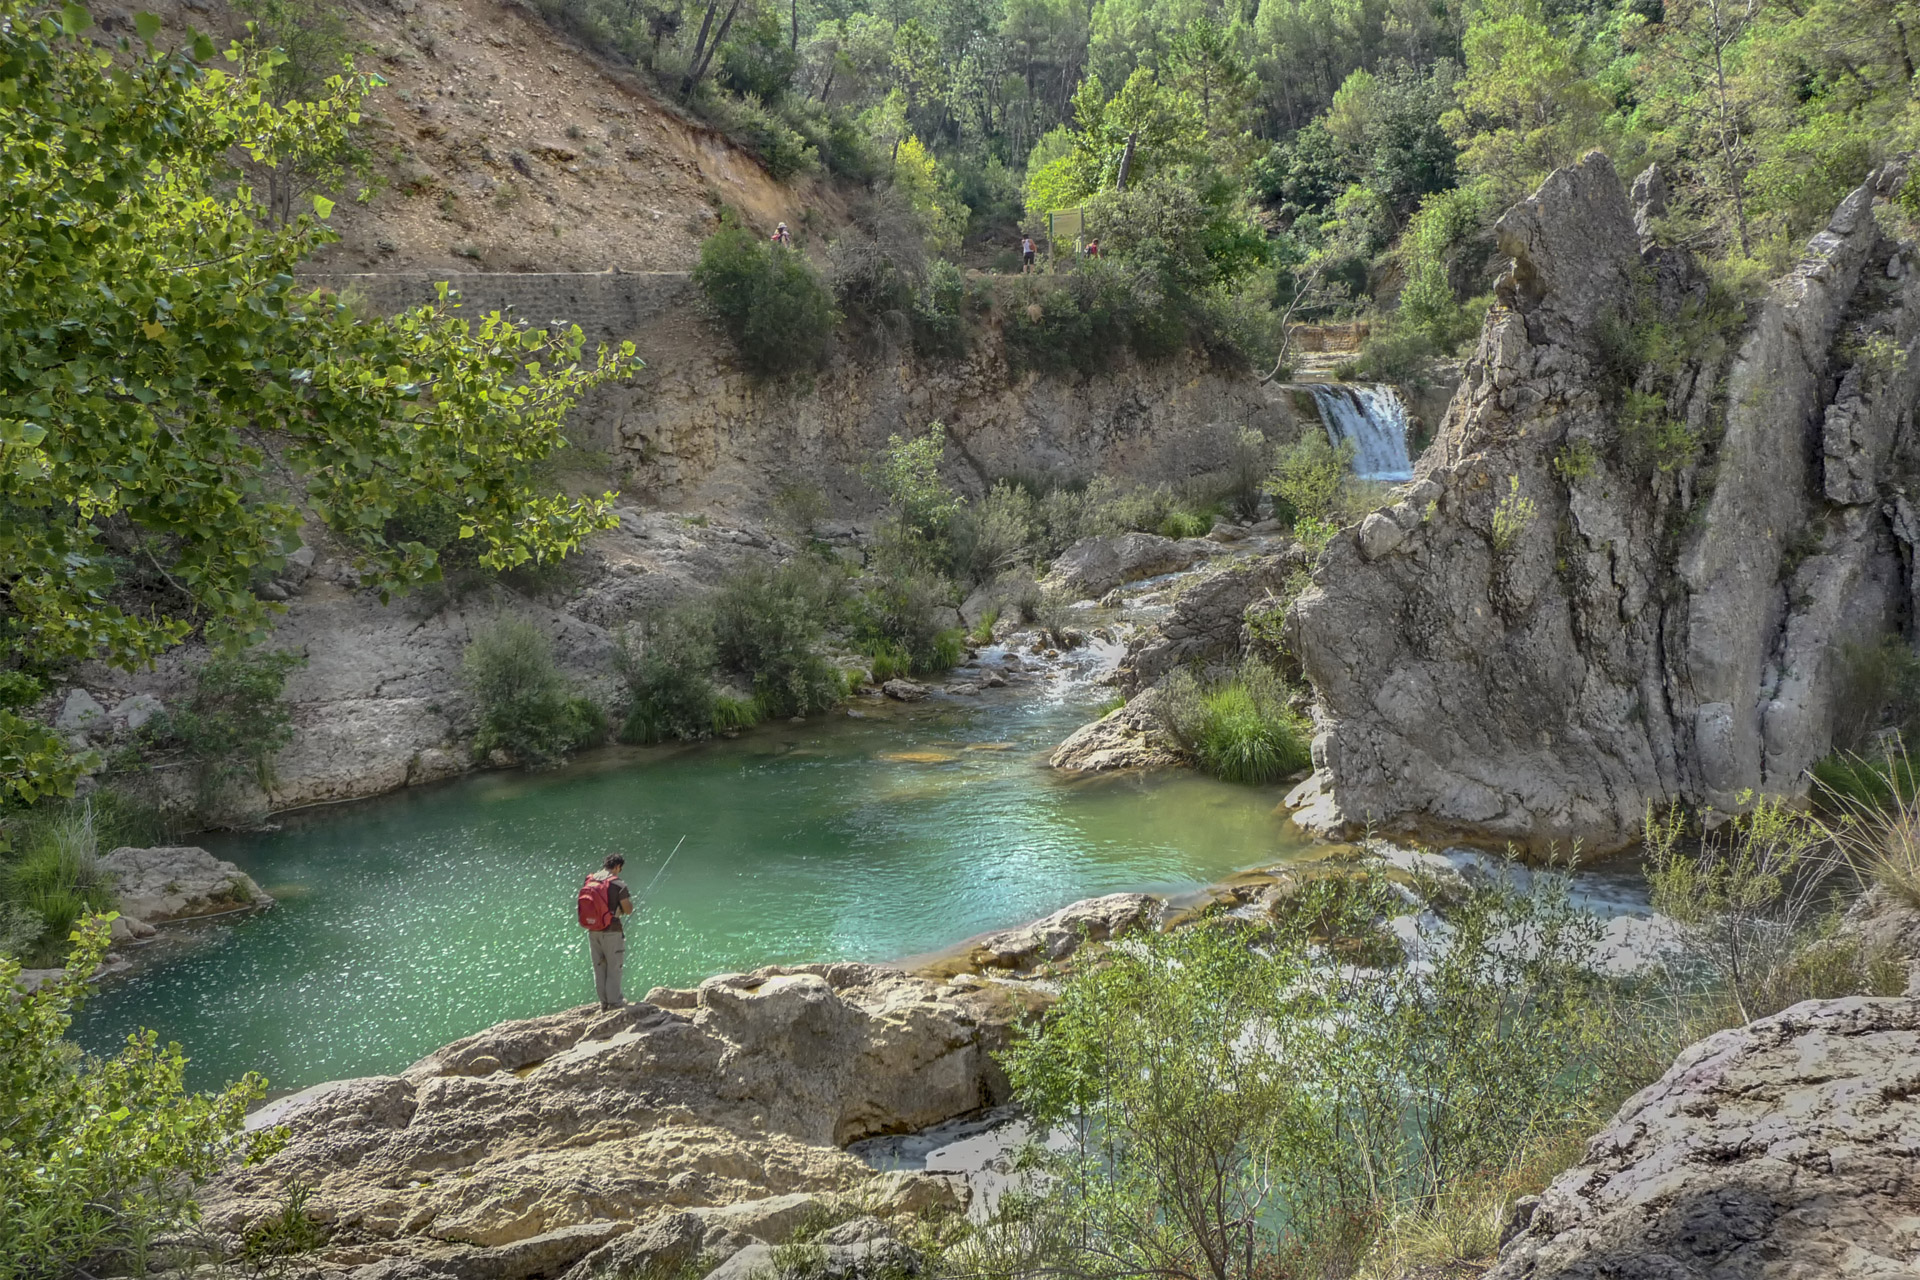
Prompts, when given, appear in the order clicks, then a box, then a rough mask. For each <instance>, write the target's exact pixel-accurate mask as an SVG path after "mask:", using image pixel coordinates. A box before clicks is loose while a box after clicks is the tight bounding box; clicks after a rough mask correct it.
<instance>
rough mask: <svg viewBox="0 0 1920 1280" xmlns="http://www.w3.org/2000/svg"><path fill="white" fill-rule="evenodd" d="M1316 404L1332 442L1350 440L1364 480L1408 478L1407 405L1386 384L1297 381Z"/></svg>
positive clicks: (1355, 470)
mask: <svg viewBox="0 0 1920 1280" xmlns="http://www.w3.org/2000/svg"><path fill="white" fill-rule="evenodd" d="M1299 385H1300V386H1301V387H1302V388H1303V389H1304V390H1305V391H1306V392H1307V394H1308V395H1311V396H1312V397H1313V402H1314V404H1315V405H1317V406H1319V409H1320V421H1321V422H1323V423H1325V424H1326V428H1327V435H1328V436H1329V437H1330V438H1331V439H1332V440H1333V442H1334V443H1335V444H1351V445H1352V446H1353V473H1354V474H1355V475H1356V476H1359V477H1360V478H1361V479H1362V480H1391V481H1399V480H1411V479H1413V460H1412V459H1411V458H1409V457H1408V456H1407V406H1406V405H1405V404H1404V403H1402V402H1401V400H1400V396H1399V394H1398V393H1397V392H1395V391H1394V389H1393V388H1392V387H1389V386H1384V385H1383V386H1361V385H1360V384H1358V383H1351V382H1303V383H1300V384H1299Z"/></svg>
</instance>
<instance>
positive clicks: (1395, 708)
mask: <svg viewBox="0 0 1920 1280" xmlns="http://www.w3.org/2000/svg"><path fill="white" fill-rule="evenodd" d="M1899 178H1900V175H1898V174H1895V173H1892V172H1887V173H1883V174H1880V175H1877V176H1876V177H1875V178H1873V179H1871V180H1870V181H1869V182H1868V183H1867V184H1866V185H1865V186H1863V187H1861V188H1860V189H1859V190H1858V191H1856V192H1855V193H1854V194H1853V195H1852V196H1850V197H1849V198H1848V199H1847V201H1846V202H1845V203H1844V204H1842V206H1841V207H1840V209H1839V211H1838V212H1837V213H1836V214H1835V216H1834V218H1833V221H1832V223H1831V225H1830V226H1829V227H1828V229H1827V230H1825V231H1823V232H1821V233H1820V234H1819V235H1817V236H1815V237H1814V238H1813V240H1812V242H1811V243H1810V244H1809V246H1808V250H1807V255H1806V257H1805V259H1804V260H1803V261H1802V262H1801V264H1800V265H1799V266H1798V267H1797V268H1796V269H1795V270H1794V271H1793V272H1792V273H1791V274H1790V275H1788V276H1787V277H1786V278H1784V279H1782V280H1780V281H1778V282H1777V283H1776V284H1775V285H1774V286H1773V287H1772V289H1771V291H1770V293H1769V294H1768V296H1767V297H1766V298H1765V299H1764V301H1762V302H1761V303H1759V304H1758V305H1757V307H1750V309H1749V316H1750V320H1749V323H1748V324H1747V325H1746V326H1745V328H1744V330H1743V331H1741V332H1740V333H1736V334H1734V335H1733V337H1734V340H1735V341H1737V344H1738V345H1737V347H1735V348H1728V347H1727V346H1726V343H1725V341H1723V340H1717V339H1715V338H1714V337H1713V335H1712V334H1711V333H1705V332H1704V331H1703V335H1704V336H1702V335H1696V336H1695V340H1693V341H1692V342H1690V343H1689V344H1688V346H1687V348H1686V350H1685V352H1684V355H1683V357H1682V358H1680V360H1679V367H1678V371H1677V372H1675V371H1674V370H1673V369H1672V368H1668V369H1666V370H1656V369H1655V368H1654V367H1653V366H1652V365H1647V366H1636V364H1635V362H1636V361H1637V360H1638V358H1639V357H1638V356H1637V355H1623V352H1631V350H1632V343H1631V341H1630V338H1631V334H1632V333H1634V332H1637V331H1645V329H1646V328H1647V326H1648V325H1649V324H1652V323H1654V322H1658V323H1660V324H1662V325H1665V326H1667V330H1666V331H1667V332H1668V333H1669V334H1691V333H1693V330H1691V329H1688V328H1687V327H1686V326H1687V325H1688V324H1690V323H1693V322H1692V321H1690V320H1689V319H1688V317H1689V316H1693V315H1697V314H1698V313H1699V311H1700V309H1701V308H1703V307H1711V306H1714V305H1720V304H1719V303H1718V302H1717V301H1716V300H1715V299H1714V298H1713V297H1711V296H1710V294H1709V291H1708V285H1707V281H1706V278H1705V275H1704V273H1703V272H1702V271H1700V270H1699V269H1698V268H1697V267H1696V266H1695V265H1694V264H1693V263H1692V261H1691V260H1690V259H1689V258H1687V257H1686V256H1685V255H1684V254H1683V253H1681V252H1679V251H1673V250H1662V249H1659V248H1657V247H1652V246H1649V247H1647V248H1646V249H1645V250H1644V251H1643V250H1642V247H1641V237H1640V234H1639V232H1638V230H1637V229H1636V227H1635V215H1634V211H1633V210H1632V209H1631V208H1630V207H1629V205H1628V202H1627V199H1626V197H1625V196H1624V195H1623V193H1622V191H1621V186H1620V181H1619V178H1618V176H1617V175H1616V174H1615V173H1614V171H1613V169H1612V167H1611V165H1610V164H1609V163H1608V162H1607V160H1606V159H1605V157H1603V156H1601V155H1599V154H1598V153H1596V154H1594V155H1592V156H1589V157H1588V158H1587V159H1586V160H1584V161H1583V162H1581V164H1579V165H1578V166H1575V167H1574V168H1572V169H1567V170H1562V171H1560V172H1558V173H1556V174H1554V175H1553V176H1552V177H1551V178H1549V179H1548V180H1547V182H1546V183H1545V184H1544V185H1543V186H1542V187H1541V188H1540V190H1539V192H1538V193H1536V194H1535V195H1534V196H1533V197H1532V198H1531V199H1529V200H1526V201H1523V202H1522V203H1521V204H1520V205H1518V206H1516V207H1515V208H1514V209H1513V210H1511V211H1510V212H1509V213H1508V214H1507V215H1506V216H1505V217H1504V218H1503V219H1502V221H1501V223H1500V238H1501V247H1502V250H1503V251H1504V252H1506V253H1508V254H1510V255H1511V256H1512V258H1513V262H1514V265H1513V269H1512V271H1511V272H1510V274H1509V275H1508V277H1507V278H1506V279H1505V280H1503V282H1502V284H1501V287H1500V289H1499V290H1498V291H1497V294H1496V297H1497V299H1498V301H1497V302H1496V305H1495V306H1494V308H1493V310H1492V311H1491V312H1490V313H1489V315H1488V318H1487V324H1486V328H1485V330H1484V332H1483V334H1482V336H1481V340H1480V346H1479V348H1478V350H1477V351H1476V353H1475V355H1474V357H1473V359H1472V360H1471V362H1470V363H1469V365H1468V367H1467V371H1466V377H1465V381H1464V382H1463V384H1462V386H1461V388H1460V390H1459V392H1458V394H1457V395H1456V396H1455V398H1454V401H1453V405H1452V408H1451V409H1450V410H1449V412H1448V416H1447V419H1446V422H1445V424H1444V426H1443V427H1442V429H1441V431H1440V433H1439V435H1438V437H1437V438H1436V440H1435V443H1434V445H1433V447H1432V448H1430V449H1429V450H1428V451H1427V453H1426V455H1425V456H1423V457H1422V459H1421V460H1420V463H1419V465H1418V467H1417V468H1416V472H1415V480H1414V482H1413V483H1412V484H1411V485H1409V486H1407V487H1406V488H1405V489H1404V490H1403V491H1402V492H1401V494H1400V495H1398V500H1397V501H1396V502H1394V503H1393V504H1392V505H1390V506H1388V507H1387V508H1385V509H1383V511H1381V512H1379V513H1376V514H1375V515H1373V516H1370V517H1368V518H1367V520H1366V521H1365V522H1363V523H1362V524H1361V525H1360V526H1359V527H1358V528H1357V529H1356V530H1352V531H1349V532H1347V533H1343V534H1342V535H1341V536H1339V537H1337V538H1336V539H1335V540H1334V542H1333V543H1332V544H1331V545H1330V546H1329V548H1328V550H1327V552H1326V554H1325V556H1324V557H1323V558H1322V560H1321V561H1320V563H1319V566H1318V567H1317V570H1316V572H1315V575H1314V584H1313V586H1311V587H1310V588H1309V589H1308V591H1307V592H1306V593H1305V595H1304V596H1303V597H1302V598H1301V599H1300V600H1299V601H1297V602H1296V603H1295V604H1294V605H1293V607H1292V608H1290V609H1289V611H1288V626H1289V639H1290V641H1291V644H1292V647H1293V649H1294V651H1295V652H1296V653H1297V654H1298V655H1299V657H1300V660H1301V662H1302V664H1303V665H1304V667H1305V669H1306V672H1307V674H1308V676H1309V678H1310V679H1311V681H1312V683H1313V686H1314V689H1315V691H1316V693H1317V694H1318V696H1319V699H1320V718H1321V732H1320V735H1319V737H1318V740H1317V741H1316V744H1315V749H1314V759H1315V764H1316V766H1317V773H1316V783H1317V788H1316V794H1315V795H1313V796H1312V797H1310V799H1311V803H1310V804H1309V805H1308V806H1307V808H1306V810H1305V812H1304V813H1303V814H1302V815H1301V816H1302V818H1303V820H1305V821H1306V822H1307V823H1308V824H1309V825H1311V826H1313V827H1315V828H1317V829H1322V830H1337V829H1344V830H1348V831H1351V830H1355V829H1357V828H1359V827H1361V826H1364V825H1365V824H1367V823H1369V822H1371V823H1373V824H1374V825H1375V827H1376V829H1379V830H1386V831H1392V830H1402V831H1415V832H1420V831H1425V832H1427V833H1430V834H1434V835H1442V834H1451V833H1465V834H1469V835H1474V836H1479V837H1482V838H1485V837H1494V838H1500V839H1510V840H1514V841H1517V842H1519V843H1522V844H1524V845H1529V846H1533V847H1535V848H1539V847H1542V846H1544V845H1547V844H1549V843H1552V842H1556V841H1557V842H1561V843H1562V844H1563V845H1564V844H1565V842H1568V841H1571V840H1576V839H1577V840H1581V841H1583V842H1585V844H1586V845H1587V846H1588V848H1589V849H1595V848H1611V847H1617V846H1619V845H1622V844H1624V843H1626V842H1627V841H1629V840H1630V839H1632V838H1633V836H1634V835H1635V833H1636V832H1637V830H1638V827H1639V825H1640V822H1641V819H1642V815H1643V813H1644V810H1645V806H1646V805H1647V803H1648V802H1649V801H1652V802H1654V803H1656V804H1665V803H1666V802H1668V801H1669V800H1674V799H1678V800H1681V801H1684V802H1685V803H1687V804H1689V805H1693V806H1706V805H1712V806H1715V807H1718V808H1722V809H1728V808H1733V807H1736V806H1737V804H1738V802H1739V801H1738V797H1739V795H1740V794H1741V793H1742V792H1743V791H1745V790H1747V789H1749V788H1751V789H1753V790H1756V791H1760V792H1764V793H1795V792H1799V791H1801V790H1803V789H1804V786H1805V783H1804V780H1803V773H1804V771H1805V770H1806V768H1807V767H1808V766H1809V765H1810V764H1811V763H1812V762H1813V761H1814V760H1816V759H1818V758H1819V757H1820V756H1821V755H1822V754H1824V753H1825V751H1826V750H1827V749H1828V745H1829V742H1830V740H1831V724H1830V721H1829V716H1830V714H1831V712H1830V708H1831V706H1832V704H1833V698H1832V683H1833V680H1834V678H1835V675H1834V672H1835V668H1836V666H1837V665H1838V664H1837V663H1836V662H1835V657H1836V655H1837V654H1838V652H1839V650H1840V648H1841V647H1842V646H1843V645H1845V644H1847V643H1849V642H1855V641H1872V640H1875V639H1877V638H1878V637H1880V636H1882V635H1885V634H1889V633H1891V632H1894V631H1895V630H1896V629H1897V628H1898V626H1899V625H1900V619H1901V618H1902V617H1903V616H1905V615H1907V614H1910V613H1911V607H1912V600H1913V595H1914V580H1913V575H1912V569H1911V565H1912V548H1913V546H1914V545H1915V544H1916V537H1920V521H1916V520H1915V519H1914V517H1913V513H1912V509H1911V508H1910V507H1909V506H1908V503H1907V499H1906V498H1905V497H1904V496H1903V493H1904V489H1905V486H1906V484H1907V482H1908V479H1909V478H1910V477H1912V476H1914V475H1915V474H1916V472H1915V470H1914V467H1913V457H1912V453H1913V444H1914V442H1913V440H1912V438H1911V437H1912V435H1913V432H1912V428H1911V422H1912V414H1913V408H1914V405H1915V402H1916V400H1917V399H1920V360H1914V359H1911V358H1909V357H1910V356H1911V354H1912V353H1913V349H1914V347H1915V345H1916V339H1917V338H1920V273H1916V272H1915V271H1914V270H1913V266H1914V260H1915V251H1914V248H1913V246H1911V245H1909V244H1905V243H1895V242H1893V241H1892V240H1890V239H1888V238H1887V237H1886V235H1885V234H1883V232H1882V231H1881V229H1880V226H1879V224H1878V223H1877V222H1876V220H1875V218H1874V212H1873V206H1874V204H1875V202H1876V201H1877V200H1880V199H1883V198H1884V197H1885V195H1886V194H1888V193H1889V192H1891V191H1892V190H1893V189H1894V188H1895V186H1896V185H1897V181H1898V180H1899ZM1657 185H1658V184H1654V183H1647V184H1642V194H1643V198H1647V199H1651V198H1652V197H1653V196H1654V195H1655V194H1657V191H1656V190H1655V188H1656V187H1657ZM1635 299H1643V300H1644V304H1643V305H1644V306H1645V307H1646V308H1649V309H1650V310H1649V311H1647V312H1646V313H1645V314H1642V315H1640V316H1639V317H1638V318H1637V319H1635V318H1634V317H1632V316H1631V315H1629V313H1628V312H1626V311H1625V310H1623V308H1625V307H1626V306H1628V305H1629V304H1630V303H1631V302H1632V301H1633V300H1635ZM1871 351H1881V352H1883V353H1891V352H1900V353H1906V354H1905V355H1887V356H1886V357H1885V358H1881V357H1875V356H1871V355H1869V354H1863V353H1867V352H1871ZM1623 364H1624V365H1625V367H1622V366H1623ZM1629 393H1635V394H1638V395H1639V396H1640V400H1639V401H1638V402H1637V403H1638V405H1639V413H1640V416H1639V417H1638V418H1631V420H1630V417H1631V415H1630V414H1629V413H1628V409H1627V406H1628V404H1629ZM1682 428H1684V431H1685V433H1686V435H1690V436H1691V437H1692V438H1693V439H1695V440H1697V441H1698V442H1699V443H1700V448H1699V449H1698V451H1692V450H1688V449H1670V450H1669V451H1668V452H1666V453H1664V454H1663V453H1661V452H1660V451H1659V450H1660V449H1661V448H1662V447H1664V446H1662V445H1661V444H1660V442H1659V440H1657V439H1655V438H1654V436H1653V435H1652V434H1649V433H1653V432H1667V433H1668V434H1667V436H1665V437H1663V438H1664V439H1666V440H1667V441H1669V443H1671V442H1672V441H1673V440H1675V439H1684V437H1683V436H1681V435H1680V432H1681V429H1682Z"/></svg>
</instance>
